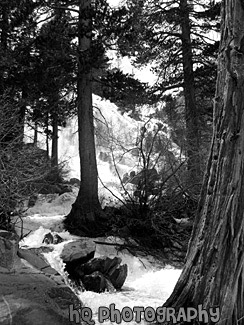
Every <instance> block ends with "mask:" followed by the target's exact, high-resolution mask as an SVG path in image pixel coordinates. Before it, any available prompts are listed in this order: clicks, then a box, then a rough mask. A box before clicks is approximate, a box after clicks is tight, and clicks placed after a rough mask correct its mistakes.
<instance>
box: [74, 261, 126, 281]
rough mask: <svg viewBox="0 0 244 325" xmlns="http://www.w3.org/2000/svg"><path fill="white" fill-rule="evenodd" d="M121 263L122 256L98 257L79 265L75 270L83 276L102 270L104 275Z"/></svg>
mask: <svg viewBox="0 0 244 325" xmlns="http://www.w3.org/2000/svg"><path fill="white" fill-rule="evenodd" d="M120 263H121V258H120V257H114V258H109V257H106V256H104V257H96V258H93V259H92V260H90V261H89V262H87V263H84V264H81V265H79V266H78V267H77V268H76V270H75V272H76V273H77V274H78V275H79V276H80V277H81V278H82V277H83V276H84V275H89V274H92V273H93V272H95V271H100V272H101V273H103V274H104V275H106V274H108V273H109V271H110V270H111V269H113V268H114V267H115V268H116V267H117V266H118V265H119V264H120Z"/></svg>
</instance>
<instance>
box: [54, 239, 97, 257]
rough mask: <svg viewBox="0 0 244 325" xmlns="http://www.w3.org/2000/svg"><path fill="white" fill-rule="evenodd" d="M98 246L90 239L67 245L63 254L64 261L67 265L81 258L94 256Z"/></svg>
mask: <svg viewBox="0 0 244 325" xmlns="http://www.w3.org/2000/svg"><path fill="white" fill-rule="evenodd" d="M95 249H96V245H95V243H94V241H93V240H92V239H90V238H81V239H79V240H76V241H73V242H71V243H67V244H66V245H65V246H64V248H63V251H62V253H61V256H60V257H61V258H62V260H63V261H64V262H65V263H67V262H71V261H75V260H78V259H81V258H85V257H86V256H89V255H91V254H93V255H94V253H95Z"/></svg>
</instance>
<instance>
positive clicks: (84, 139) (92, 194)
mask: <svg viewBox="0 0 244 325" xmlns="http://www.w3.org/2000/svg"><path fill="white" fill-rule="evenodd" d="M90 8H91V0H81V1H80V8H79V10H80V23H79V51H80V57H79V66H78V85H77V91H78V129H79V130H78V133H79V154H80V174H81V184H80V190H79V193H78V196H77V199H76V201H75V203H74V204H73V206H72V210H71V212H70V214H69V215H68V216H67V218H66V224H70V225H71V224H72V227H73V229H75V227H78V228H80V229H82V228H84V227H83V226H84V224H85V223H84V221H86V223H89V222H93V221H95V216H96V215H97V214H98V213H99V211H100V209H101V207H100V203H99V200H98V177H97V163H96V152H95V140H94V125H93V107H92V74H91V62H90V55H91V38H92V26H91V24H92V23H91V18H89V17H90V12H89V10H90ZM84 17H85V18H84ZM70 230H72V229H70Z"/></svg>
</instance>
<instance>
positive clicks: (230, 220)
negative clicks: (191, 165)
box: [166, 0, 244, 325]
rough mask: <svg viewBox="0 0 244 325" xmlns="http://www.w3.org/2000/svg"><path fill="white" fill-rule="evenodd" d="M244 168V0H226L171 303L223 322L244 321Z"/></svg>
mask: <svg viewBox="0 0 244 325" xmlns="http://www.w3.org/2000/svg"><path fill="white" fill-rule="evenodd" d="M243 168H244V4H243V1H240V0H224V1H223V8H222V25H221V44H220V52H219V60H218V78H217V90H216V96H215V103H214V132H213V139H212V146H211V150H210V157H209V161H208V165H207V170H206V174H205V179H204V184H203V188H202V193H201V199H200V202H199V210H198V216H197V218H196V221H195V226H194V229H193V234H192V239H191V242H190V244H189V249H188V254H187V262H186V265H185V267H184V270H183V272H182V275H181V276H180V279H179V281H178V282H177V284H176V287H175V289H174V291H173V293H172V295H171V296H170V298H169V299H168V300H167V302H166V306H175V307H181V306H185V307H186V306H193V307H196V306H197V305H199V304H203V307H204V308H206V309H208V308H211V307H220V321H219V323H218V324H221V325H235V324H239V325H241V324H244V309H243V306H244V269H243V266H244V251H243V245H244V215H243V214H244V199H243V193H244V170H243ZM193 323H194V322H192V324H193ZM196 324H199V323H198V322H196ZM208 324H212V322H211V321H210V322H209V323H208Z"/></svg>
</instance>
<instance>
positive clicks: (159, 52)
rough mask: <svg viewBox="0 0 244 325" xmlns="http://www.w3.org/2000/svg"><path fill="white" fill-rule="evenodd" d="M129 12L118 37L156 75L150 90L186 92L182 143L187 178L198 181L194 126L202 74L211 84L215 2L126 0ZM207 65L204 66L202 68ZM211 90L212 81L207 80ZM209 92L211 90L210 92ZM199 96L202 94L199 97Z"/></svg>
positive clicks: (197, 135)
mask: <svg viewBox="0 0 244 325" xmlns="http://www.w3.org/2000/svg"><path fill="white" fill-rule="evenodd" d="M127 3H128V8H129V10H128V12H129V17H128V20H127V24H125V26H124V30H122V33H121V35H122V36H121V37H120V38H119V43H118V44H119V48H120V51H121V53H122V54H124V55H130V56H132V58H134V62H135V64H136V65H139V66H140V65H144V64H151V65H152V67H153V68H154V72H155V73H156V74H157V75H158V82H157V84H156V86H155V89H154V92H155V93H157V94H159V95H161V99H163V95H164V94H165V92H166V91H169V90H171V91H172V90H174V89H176V90H178V89H179V88H183V91H184V98H185V126H186V133H185V137H186V148H185V153H186V156H187V158H188V170H189V180H190V183H191V184H193V185H194V184H197V183H199V181H200V180H201V177H200V175H202V168H201V159H200V157H201V156H200V142H201V141H200V139H201V134H200V132H199V129H200V128H199V124H200V116H201V115H202V112H201V111H200V105H199V104H198V103H199V101H198V98H199V97H200V96H203V88H204V84H206V81H204V82H203V76H204V74H206V73H208V74H209V71H211V72H213V73H211V78H209V81H211V84H208V86H209V88H210V89H211V86H212V85H213V80H214V71H215V57H214V56H213V55H212V54H213V53H214V52H213V51H214V50H215V49H216V47H217V45H218V44H217V42H214V41H210V40H209V39H210V36H208V33H209V32H210V31H211V30H217V29H218V25H217V22H216V19H215V18H216V17H217V16H218V12H219V5H218V3H217V4H216V5H214V6H213V5H212V4H210V3H209V4H207V3H206V1H198V2H197V4H196V2H194V4H193V3H192V1H189V0H179V1H178V0H172V1H167V2H165V1H158V2H157V3H156V2H155V1H143V0H141V1H134V0H128V1H127ZM207 71H208V72H207ZM212 88H213V90H214V86H212ZM213 94H214V92H211V94H210V96H213ZM201 102H202V100H201Z"/></svg>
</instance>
